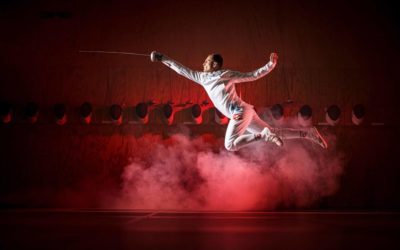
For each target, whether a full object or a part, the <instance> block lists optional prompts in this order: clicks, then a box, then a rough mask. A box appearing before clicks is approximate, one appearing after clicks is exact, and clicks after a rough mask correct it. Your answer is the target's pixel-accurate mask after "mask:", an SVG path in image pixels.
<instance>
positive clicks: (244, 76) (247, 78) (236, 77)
mask: <svg viewBox="0 0 400 250" xmlns="http://www.w3.org/2000/svg"><path fill="white" fill-rule="evenodd" d="M277 62H278V55H277V54H276V53H271V55H270V61H269V62H268V63H267V64H266V65H264V66H263V67H261V68H259V69H256V70H254V71H252V72H248V73H241V72H234V74H233V79H232V80H231V81H232V82H234V83H239V82H251V81H255V80H258V79H260V78H261V77H263V76H265V75H267V74H268V73H269V72H271V71H272V70H273V69H274V68H275V66H276V64H277Z"/></svg>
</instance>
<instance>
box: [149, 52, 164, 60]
mask: <svg viewBox="0 0 400 250" xmlns="http://www.w3.org/2000/svg"><path fill="white" fill-rule="evenodd" d="M163 57H164V55H163V54H161V53H160V52H157V51H153V52H151V54H150V60H151V61H152V62H161V61H162V60H163Z"/></svg>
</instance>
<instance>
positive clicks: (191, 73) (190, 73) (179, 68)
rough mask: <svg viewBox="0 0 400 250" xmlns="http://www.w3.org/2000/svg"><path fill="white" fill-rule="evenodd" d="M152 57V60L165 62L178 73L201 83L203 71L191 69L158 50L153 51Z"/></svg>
mask: <svg viewBox="0 0 400 250" xmlns="http://www.w3.org/2000/svg"><path fill="white" fill-rule="evenodd" d="M150 58H151V61H153V62H155V61H159V62H162V63H163V64H165V65H167V66H168V67H169V68H171V69H172V70H174V71H175V72H176V73H178V74H180V75H182V76H184V77H186V78H188V79H189V80H192V81H194V82H196V83H199V84H200V81H201V72H199V71H195V70H191V69H189V68H188V67H186V66H183V65H182V64H180V63H179V62H177V61H175V60H173V59H171V58H169V57H167V56H166V55H163V54H161V53H159V52H156V51H153V52H152V53H151V55H150Z"/></svg>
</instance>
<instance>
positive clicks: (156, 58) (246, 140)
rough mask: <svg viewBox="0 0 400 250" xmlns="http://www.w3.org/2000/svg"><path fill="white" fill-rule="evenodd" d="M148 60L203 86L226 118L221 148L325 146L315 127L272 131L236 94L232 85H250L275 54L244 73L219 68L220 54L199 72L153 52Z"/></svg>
mask: <svg viewBox="0 0 400 250" xmlns="http://www.w3.org/2000/svg"><path fill="white" fill-rule="evenodd" d="M150 58H151V61H153V62H162V63H163V64H165V65H166V66H168V67H169V68H171V69H172V70H174V71H175V72H177V73H178V74H180V75H182V76H184V77H186V78H188V79H190V80H192V81H194V82H196V83H198V84H200V85H201V86H203V88H204V89H205V91H206V92H207V94H208V96H209V97H210V99H211V101H212V103H213V104H214V106H215V108H216V109H218V110H219V111H220V112H221V113H222V114H224V115H225V116H226V117H228V118H229V119H230V121H229V123H228V127H227V130H226V134H225V148H226V149H227V150H229V151H237V150H239V149H240V148H242V147H244V146H247V145H249V144H251V143H253V142H256V141H260V140H262V141H265V142H268V143H274V144H276V145H277V146H282V145H283V141H284V140H287V139H299V138H302V139H307V140H310V141H312V142H314V143H316V144H318V145H320V146H321V147H323V148H327V143H326V141H325V140H324V138H323V137H322V136H321V134H320V133H319V132H318V130H317V128H315V127H310V128H304V129H303V128H302V129H294V128H273V127H272V126H270V125H269V124H267V123H266V122H265V121H263V120H262V119H261V118H260V117H259V116H258V115H257V113H256V112H255V110H254V107H253V106H252V105H251V104H248V103H246V102H244V101H243V100H242V99H241V98H240V97H239V96H238V95H237V93H236V90H235V84H236V83H240V82H250V81H255V80H257V79H260V78H261V77H264V76H265V75H267V74H268V73H269V72H271V71H272V70H273V69H274V68H275V66H276V64H277V61H278V55H277V54H276V53H271V54H270V60H269V62H268V63H267V64H266V65H264V66H263V67H261V68H259V69H257V70H255V71H252V72H248V73H241V72H237V71H233V70H228V69H223V68H222V65H223V58H222V56H221V55H220V54H210V55H209V56H207V58H206V59H205V61H204V63H203V71H195V70H191V69H189V68H187V67H185V66H183V65H182V64H180V63H178V62H177V61H175V60H173V59H171V58H169V57H167V56H166V55H164V54H161V53H159V52H157V51H153V52H152V53H151V54H150Z"/></svg>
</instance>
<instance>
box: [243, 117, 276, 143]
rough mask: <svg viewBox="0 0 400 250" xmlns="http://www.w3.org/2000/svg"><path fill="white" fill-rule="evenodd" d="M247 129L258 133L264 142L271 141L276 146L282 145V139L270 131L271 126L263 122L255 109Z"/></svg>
mask: <svg viewBox="0 0 400 250" xmlns="http://www.w3.org/2000/svg"><path fill="white" fill-rule="evenodd" d="M247 131H248V132H250V133H252V134H257V135H259V136H260V137H261V139H263V140H264V141H266V142H273V143H275V144H276V145H277V146H282V145H283V141H282V139H281V138H280V137H279V136H278V135H276V134H275V133H274V132H273V131H272V128H271V126H270V125H269V124H268V123H266V122H264V121H263V120H262V119H261V118H260V117H259V116H258V115H257V113H256V112H255V111H254V114H253V117H252V119H251V121H250V124H249V126H248V127H247Z"/></svg>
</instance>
